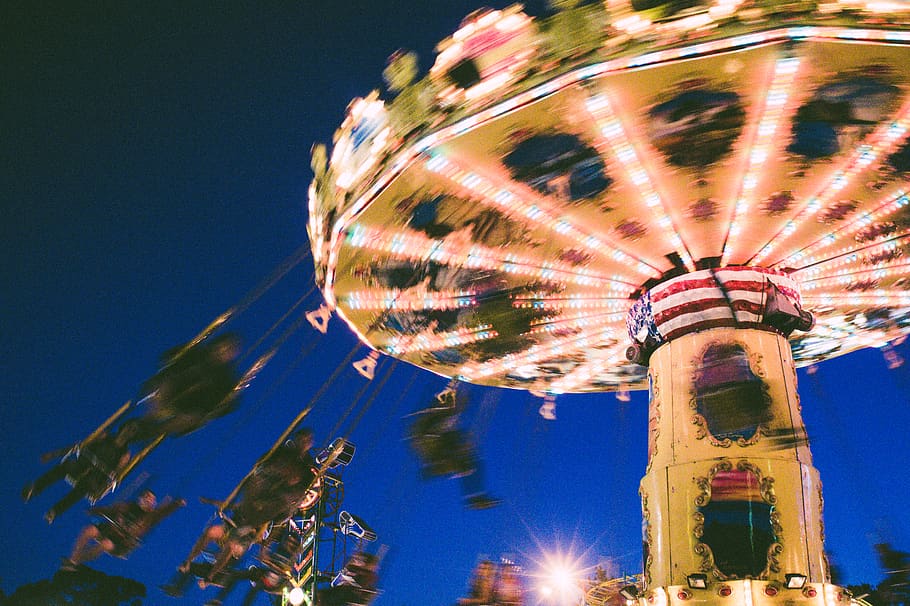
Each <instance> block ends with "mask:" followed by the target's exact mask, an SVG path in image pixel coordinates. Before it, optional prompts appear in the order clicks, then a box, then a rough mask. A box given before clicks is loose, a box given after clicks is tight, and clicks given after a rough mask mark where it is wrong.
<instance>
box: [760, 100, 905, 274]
mask: <svg viewBox="0 0 910 606" xmlns="http://www.w3.org/2000/svg"><path fill="white" fill-rule="evenodd" d="M908 127H910V97H908V98H906V99H905V100H904V104H903V105H902V106H901V109H900V110H899V111H898V113H897V117H896V118H895V120H894V121H893V122H892V123H889V124H885V125H882V126H879V127H878V128H877V129H876V130H875V132H873V133H872V135H870V136H869V138H868V143H867V144H864V145H860V146H859V147H857V149H855V150H854V151H853V154H852V155H851V156H850V159H849V160H848V161H847V162H846V164H845V165H844V167H843V168H841V169H840V170H838V171H837V172H835V173H834V175H833V176H832V177H831V180H830V181H829V183H828V185H827V186H826V187H825V188H824V189H823V190H822V192H821V193H820V194H819V195H818V196H816V197H814V198H811V199H810V200H809V201H808V202H807V203H806V204H805V205H804V206H803V208H802V209H801V210H800V211H799V212H798V213H797V214H796V216H795V217H794V218H792V219H790V220H789V221H788V222H787V223H786V224H785V226H784V228H783V229H781V230H780V231H779V232H778V233H777V234H776V235H775V236H774V238H772V239H771V240H770V241H769V242H768V243H767V244H766V245H765V246H764V247H763V248H762V249H761V251H760V252H759V253H758V254H757V255H756V256H755V257H754V259H753V260H752V262H753V263H754V264H756V265H757V264H760V263H761V262H762V261H763V260H764V259H766V258H767V257H768V255H769V254H771V252H772V251H773V250H774V249H775V248H777V246H778V245H780V243H781V242H783V241H784V240H785V239H786V238H787V237H788V236H789V235H790V234H792V233H793V232H795V231H796V226H797V225H802V224H804V223H805V222H806V221H808V219H809V218H810V217H812V216H813V215H814V214H815V213H817V212H818V211H819V209H821V208H822V207H823V206H824V205H825V204H827V203H828V202H830V201H831V199H832V198H833V197H834V195H835V194H837V193H838V192H839V191H841V190H842V189H843V188H844V187H846V186H847V185H848V184H849V183H851V182H852V181H853V179H854V178H855V177H856V176H857V175H859V174H860V173H861V172H862V171H864V170H865V169H866V168H867V167H868V166H869V165H870V164H872V163H873V162H875V161H876V160H877V159H878V158H880V157H881V156H882V155H884V154H887V153H889V152H890V151H892V150H893V149H894V148H895V147H896V146H897V145H898V144H899V143H900V142H901V141H903V140H904V139H905V138H906V136H907V132H908Z"/></svg>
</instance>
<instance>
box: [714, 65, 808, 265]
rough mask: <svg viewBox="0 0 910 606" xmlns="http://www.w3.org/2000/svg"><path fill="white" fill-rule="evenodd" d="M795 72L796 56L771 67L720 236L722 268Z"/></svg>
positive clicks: (773, 140) (770, 146) (750, 199)
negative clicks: (746, 160) (744, 163)
mask: <svg viewBox="0 0 910 606" xmlns="http://www.w3.org/2000/svg"><path fill="white" fill-rule="evenodd" d="M798 69H799V59H798V58H797V57H785V58H781V59H778V60H777V61H776V63H775V64H774V75H773V76H772V78H771V85H770V87H769V88H768V92H767V93H766V94H765V99H764V104H763V106H762V108H761V118H760V120H759V122H758V129H757V130H756V132H755V137H754V139H753V140H752V146H751V148H750V150H749V165H748V168H747V169H746V173H745V176H744V177H743V180H742V183H740V186H739V195H738V197H737V200H736V206H735V207H734V211H733V220H732V221H731V222H730V225H729V227H728V229H727V235H726V236H725V237H724V248H723V255H722V257H721V265H722V266H723V265H726V264H727V263H728V262H729V260H730V255H731V253H732V252H733V251H732V242H733V241H735V240H736V237H737V236H738V235H739V234H740V232H741V231H742V228H743V225H744V224H745V223H746V221H747V220H748V214H749V209H750V205H751V204H752V202H753V201H754V197H755V187H756V186H757V185H758V178H759V175H760V174H761V171H762V169H763V168H764V165H765V163H766V162H767V160H768V155H769V153H770V152H771V151H772V150H773V149H774V147H775V143H776V141H777V140H778V139H780V137H775V134H776V133H777V126H778V124H780V121H781V118H782V117H783V115H784V108H785V107H786V105H787V98H788V93H789V91H790V89H791V88H792V87H793V82H794V80H795V79H796V73H797V71H798Z"/></svg>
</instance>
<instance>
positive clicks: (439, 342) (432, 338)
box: [382, 324, 499, 355]
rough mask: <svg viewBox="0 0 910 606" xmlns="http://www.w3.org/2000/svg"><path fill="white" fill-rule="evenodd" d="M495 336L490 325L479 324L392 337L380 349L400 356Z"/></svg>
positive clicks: (496, 334)
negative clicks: (444, 330)
mask: <svg viewBox="0 0 910 606" xmlns="http://www.w3.org/2000/svg"><path fill="white" fill-rule="evenodd" d="M497 336H499V333H497V332H496V331H495V330H493V327H492V326H491V325H489V324H481V325H479V326H473V327H470V328H467V327H466V328H459V329H457V330H450V331H446V332H433V331H424V332H420V333H417V334H414V335H402V336H400V337H393V338H391V339H389V340H388V342H387V343H386V344H385V345H383V346H382V348H383V349H384V350H385V351H386V352H387V353H389V354H392V355H402V354H407V353H413V352H418V351H439V350H441V349H447V348H449V347H459V346H461V345H467V344H469V343H476V342H478V341H485V340H487V339H492V338H494V337H497Z"/></svg>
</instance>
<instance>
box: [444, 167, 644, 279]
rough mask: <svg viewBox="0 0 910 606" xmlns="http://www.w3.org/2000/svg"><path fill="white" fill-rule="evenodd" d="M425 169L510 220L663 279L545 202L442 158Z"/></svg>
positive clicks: (640, 262) (637, 260)
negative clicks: (556, 236) (528, 198)
mask: <svg viewBox="0 0 910 606" xmlns="http://www.w3.org/2000/svg"><path fill="white" fill-rule="evenodd" d="M426 168H427V170H429V171H430V172H432V173H435V174H438V175H441V176H443V177H445V178H446V179H448V180H450V181H452V182H453V183H456V184H458V185H459V186H461V187H463V188H465V189H467V190H469V191H470V192H471V193H473V194H475V195H477V196H478V197H479V200H480V201H481V202H482V203H484V204H486V205H488V206H492V207H494V208H498V209H499V210H501V211H502V212H504V213H505V214H506V215H507V216H509V217H513V218H515V219H517V220H521V221H527V222H528V223H530V224H532V225H534V226H540V227H545V228H547V229H550V230H552V231H555V232H556V233H558V234H561V235H564V236H566V237H567V238H570V239H572V240H574V241H575V242H577V243H578V244H580V245H581V246H582V247H584V248H585V249H586V250H589V251H592V252H594V253H597V254H600V255H607V256H608V258H612V259H613V260H614V261H616V262H617V263H619V264H622V265H623V266H625V267H631V268H633V269H634V270H635V271H636V272H637V273H638V274H640V275H643V276H646V277H649V278H654V277H657V276H659V275H660V272H658V271H657V270H656V269H655V268H654V267H652V266H650V265H648V264H647V263H645V262H644V261H642V260H640V259H638V258H637V257H633V256H631V255H629V254H627V253H625V252H624V251H623V250H622V247H621V246H620V245H619V244H618V243H616V242H613V241H610V240H609V239H606V238H604V237H603V236H598V235H594V234H590V233H586V232H585V231H584V230H582V229H581V228H580V227H579V226H578V224H577V222H576V221H574V220H573V219H572V218H571V217H569V216H566V215H562V216H556V214H555V213H554V212H553V211H551V210H550V209H548V208H546V203H545V201H543V200H534V201H528V200H526V199H525V198H526V197H527V196H523V195H519V194H518V193H516V192H515V191H513V190H512V189H510V188H508V187H503V186H499V185H497V184H495V183H493V182H492V181H491V180H490V179H488V178H486V177H483V176H481V175H479V174H477V173H476V172H474V171H471V170H468V169H465V168H463V167H461V166H459V165H458V164H456V163H455V162H453V161H451V160H449V159H447V158H446V157H445V156H442V155H434V156H433V157H431V158H430V159H429V160H428V161H427V162H426ZM630 281H635V280H634V279H631V280H630Z"/></svg>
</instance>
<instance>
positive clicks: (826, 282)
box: [800, 263, 910, 292]
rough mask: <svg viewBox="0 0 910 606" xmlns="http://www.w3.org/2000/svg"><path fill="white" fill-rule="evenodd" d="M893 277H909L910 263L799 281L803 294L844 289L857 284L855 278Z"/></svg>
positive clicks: (880, 278) (840, 272)
mask: <svg viewBox="0 0 910 606" xmlns="http://www.w3.org/2000/svg"><path fill="white" fill-rule="evenodd" d="M893 276H910V263H896V264H884V265H882V266H881V267H872V268H869V269H858V270H856V271H848V270H843V271H839V272H835V273H833V274H830V275H827V276H823V277H819V278H811V279H809V280H800V287H801V288H802V290H803V291H804V292H805V291H809V290H816V289H819V288H824V287H826V286H839V287H843V288H846V287H849V286H850V285H851V284H855V283H856V282H857V280H856V279H855V278H857V277H862V278H864V279H867V280H873V281H874V280H882V279H884V278H890V277H893Z"/></svg>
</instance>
